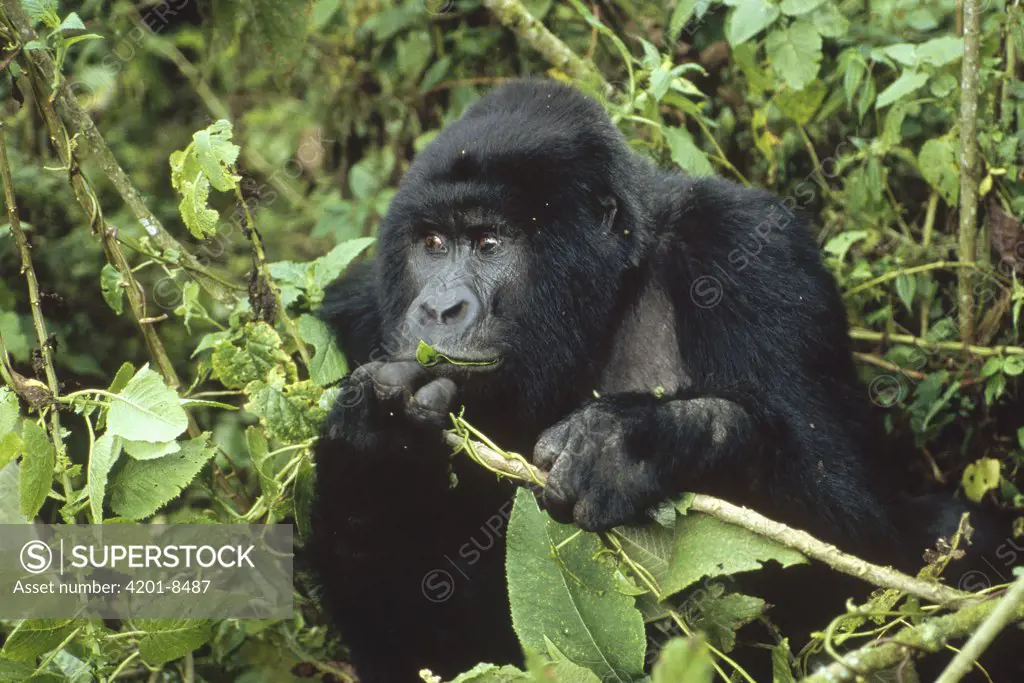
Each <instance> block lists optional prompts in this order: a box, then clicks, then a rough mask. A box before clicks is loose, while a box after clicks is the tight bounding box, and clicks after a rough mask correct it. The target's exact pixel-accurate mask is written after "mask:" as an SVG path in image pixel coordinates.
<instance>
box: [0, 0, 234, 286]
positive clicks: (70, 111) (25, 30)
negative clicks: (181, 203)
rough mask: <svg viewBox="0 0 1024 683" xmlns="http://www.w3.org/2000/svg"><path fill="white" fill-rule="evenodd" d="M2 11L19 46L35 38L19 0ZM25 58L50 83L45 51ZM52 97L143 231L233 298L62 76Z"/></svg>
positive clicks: (200, 278) (5, 3)
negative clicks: (170, 226)
mask: <svg viewBox="0 0 1024 683" xmlns="http://www.w3.org/2000/svg"><path fill="white" fill-rule="evenodd" d="M3 12H4V17H5V19H6V21H7V22H8V23H9V24H10V25H11V27H12V28H13V29H14V30H15V31H16V32H17V36H18V39H19V40H20V42H21V44H22V45H24V44H25V43H27V42H29V41H30V40H36V39H37V36H36V33H35V31H33V30H32V28H31V23H30V22H29V20H28V16H27V15H26V14H25V11H24V10H23V9H22V7H21V4H20V2H19V0H3ZM25 57H26V59H27V61H28V62H29V63H31V64H32V65H33V66H34V67H35V69H36V71H37V72H38V73H39V74H41V78H42V79H44V80H43V82H44V83H52V82H53V76H54V63H53V59H52V58H51V57H50V54H49V52H48V51H47V50H30V51H28V52H27V53H26V55H25ZM56 99H57V102H58V103H59V104H60V106H61V108H62V110H63V111H64V113H65V115H66V116H67V117H68V121H69V122H70V125H71V128H72V129H73V130H75V131H76V132H77V133H81V134H82V136H83V137H84V138H85V140H86V142H87V143H88V145H89V149H90V150H92V153H93V154H95V155H96V157H97V159H98V160H99V163H100V166H101V167H102V168H103V172H104V173H105V174H106V176H107V178H108V179H109V180H110V183H111V184H112V185H113V186H114V188H115V189H116V190H117V192H118V194H120V195H121V198H122V199H123V200H124V202H125V204H127V205H128V207H129V208H130V209H131V211H132V213H134V214H135V217H136V218H137V219H138V221H139V223H140V224H141V225H142V227H143V229H144V230H145V231H146V234H148V235H149V236H150V237H151V238H152V239H153V241H154V242H155V243H156V244H157V246H159V247H160V248H161V249H163V250H164V251H175V252H177V253H179V254H181V261H182V263H183V264H186V265H187V266H188V270H189V271H190V272H192V273H193V274H194V276H195V278H196V281H197V282H199V284H201V285H202V286H203V288H204V289H205V290H206V291H207V292H209V293H210V295H211V296H213V297H214V298H215V299H217V300H218V301H221V302H232V301H234V300H235V297H234V295H233V294H232V293H231V292H230V291H229V290H228V289H227V288H225V287H224V286H223V285H222V284H221V283H220V282H219V281H218V278H215V277H213V276H212V274H210V273H209V271H208V270H207V269H206V268H205V267H204V266H203V265H202V264H200V263H199V260H198V259H196V257H195V256H193V255H192V254H191V253H190V252H189V251H188V250H187V249H186V248H185V246H184V245H182V244H181V243H180V242H178V241H177V240H176V239H174V237H173V236H172V235H171V234H170V233H169V232H167V230H166V229H165V228H164V226H163V224H162V223H161V222H160V219H159V218H157V217H156V215H155V214H154V213H153V212H152V211H151V210H150V209H149V207H148V206H146V202H145V201H144V200H143V199H142V195H141V194H139V191H138V190H137V189H135V186H134V185H133V184H132V181H131V179H129V178H128V174H127V173H125V172H124V169H123V168H121V165H120V164H119V163H118V161H117V158H116V157H114V153H113V152H111V150H110V147H108V146H107V143H106V141H105V140H104V139H103V136H102V135H101V134H100V132H99V129H98V128H97V127H96V124H95V122H94V121H93V120H92V117H90V116H89V114H88V113H86V112H85V110H83V109H82V107H81V105H80V104H79V103H78V100H77V99H76V98H75V96H74V94H72V92H71V88H70V87H69V86H68V84H67V81H65V80H64V78H63V77H61V78H60V79H59V85H58V87H57V91H56ZM47 104H49V102H47ZM89 213H91V212H89Z"/></svg>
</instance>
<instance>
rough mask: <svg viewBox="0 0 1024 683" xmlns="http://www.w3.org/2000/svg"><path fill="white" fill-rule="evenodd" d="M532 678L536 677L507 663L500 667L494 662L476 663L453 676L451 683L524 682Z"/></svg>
mask: <svg viewBox="0 0 1024 683" xmlns="http://www.w3.org/2000/svg"><path fill="white" fill-rule="evenodd" d="M534 680H536V679H535V678H534V677H533V676H531V675H530V674H528V673H526V672H525V671H520V670H519V669H517V668H515V667H514V666H511V665H508V664H506V665H505V666H501V667H499V666H497V665H495V664H477V665H476V666H474V667H473V668H472V669H470V670H469V671H467V672H465V673H462V674H459V675H458V676H456V677H455V678H453V679H452V680H451V683H517V682H519V681H522V682H524V683H525V682H527V681H534Z"/></svg>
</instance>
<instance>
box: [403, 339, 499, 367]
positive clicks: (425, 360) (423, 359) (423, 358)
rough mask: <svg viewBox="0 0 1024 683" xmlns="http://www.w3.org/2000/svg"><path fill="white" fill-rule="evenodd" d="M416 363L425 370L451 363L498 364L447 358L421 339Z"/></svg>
mask: <svg viewBox="0 0 1024 683" xmlns="http://www.w3.org/2000/svg"><path fill="white" fill-rule="evenodd" d="M416 362H417V363H419V364H420V365H422V366H423V367H425V368H430V367H433V366H435V365H437V364H439V363H450V364H452V365H494V364H495V363H497V361H496V360H482V361H481V360H462V359H459V358H452V357H450V356H446V355H444V354H443V353H438V351H437V350H436V349H435V348H434V347H433V346H431V345H430V344H428V343H427V342H425V341H423V340H422V339H420V343H419V345H418V346H417V347H416Z"/></svg>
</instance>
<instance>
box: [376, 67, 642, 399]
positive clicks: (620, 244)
mask: <svg viewBox="0 0 1024 683" xmlns="http://www.w3.org/2000/svg"><path fill="white" fill-rule="evenodd" d="M649 177H652V176H651V169H650V168H649V167H648V166H647V164H646V163H645V162H643V161H641V160H640V158H639V157H638V156H637V155H635V154H633V153H631V151H630V150H629V148H628V146H627V144H626V142H625V140H624V139H623V138H622V136H621V135H620V133H619V132H618V131H617V130H616V129H615V127H614V126H613V125H612V123H611V122H610V121H609V119H608V117H607V115H606V114H605V113H604V112H603V111H602V110H601V108H600V107H599V106H598V104H597V103H596V102H594V101H592V100H590V99H588V98H586V97H584V96H583V95H581V94H580V93H578V92H577V91H575V90H573V89H571V88H569V87H567V86H563V85H559V84H557V83H552V82H542V81H520V82H516V83H512V84H509V85H506V86H504V87H502V88H499V89H498V90H497V91H495V92H493V93H492V94H491V95H490V96H489V97H488V98H486V99H485V100H484V101H482V102H480V103H478V104H477V105H476V106H473V107H471V108H470V109H469V110H468V111H467V113H466V114H465V116H464V117H463V118H462V119H460V120H459V121H457V122H455V123H453V124H452V125H450V126H449V127H448V128H446V129H445V130H444V131H443V132H442V133H441V134H440V135H439V136H438V137H437V138H436V139H435V140H434V141H433V142H432V143H431V144H430V145H429V146H428V147H427V148H426V149H425V150H424V151H423V152H421V153H420V154H419V155H418V156H417V157H416V160H415V162H414V163H413V164H412V167H411V168H410V170H409V172H408V174H407V175H406V177H405V180H404V181H403V183H402V185H401V187H400V188H399V190H398V192H397V194H396V195H395V197H394V199H393V201H392V204H391V208H390V210H389V212H388V215H387V217H386V219H385V220H384V223H383V225H382V226H381V229H380V234H379V255H378V258H377V261H376V277H377V285H378V287H377V289H378V291H379V292H387V293H388V294H387V296H386V297H385V298H384V300H382V301H381V302H380V303H381V305H382V309H383V310H382V312H383V316H382V317H383V320H382V328H383V329H382V333H383V335H384V337H385V338H390V339H393V340H394V352H393V354H392V360H399V361H400V360H408V359H411V358H412V357H413V355H414V354H415V350H416V347H417V344H418V342H419V340H421V339H422V340H424V341H426V342H428V343H429V344H431V345H432V346H433V347H434V348H435V349H436V350H437V351H438V352H439V353H441V354H443V355H444V356H446V357H447V358H449V359H452V360H453V361H455V363H453V364H444V365H442V366H439V367H438V368H437V372H438V373H439V374H448V375H451V376H454V377H457V378H458V379H459V382H460V387H461V389H462V390H463V392H464V393H465V392H469V394H473V393H476V392H481V391H482V392H485V393H486V394H488V395H493V394H494V393H495V391H500V392H501V393H502V394H504V395H508V394H513V395H517V396H518V395H524V394H525V395H527V396H528V397H529V398H534V397H536V398H539V394H540V393H546V394H550V392H537V394H534V395H532V396H531V394H533V392H530V391H529V390H528V389H527V388H526V387H528V386H530V385H531V384H532V385H534V386H535V385H536V384H537V383H538V382H543V384H544V385H546V386H548V387H551V386H552V383H553V382H558V381H559V380H560V379H566V378H568V377H569V376H578V373H579V372H580V371H581V370H583V371H585V367H582V366H584V365H585V364H586V361H587V359H589V358H590V357H592V356H593V352H594V350H595V349H594V348H593V344H595V343H596V342H595V340H597V339H599V338H601V336H602V334H601V332H602V331H603V330H604V329H605V328H606V326H607V324H608V321H609V319H610V316H611V315H612V313H613V308H614V305H615V302H616V300H617V299H618V298H619V291H620V288H621V287H622V285H623V282H622V281H623V274H624V273H626V272H627V270H628V269H629V267H630V266H631V265H635V264H637V263H638V262H639V261H640V259H641V255H642V252H643V250H644V248H645V246H646V245H645V242H646V238H647V236H648V234H649V232H650V230H649V228H648V224H649V222H650V214H651V209H650V206H649V204H650V192H649V189H648V187H646V185H647V184H646V183H645V182H644V179H645V178H649ZM595 275H596V277H595ZM512 340H514V341H515V343H514V344H511V343H510V341H512ZM552 353H557V354H560V356H559V357H557V358H553V359H552V358H549V360H548V361H546V362H545V363H544V366H545V368H547V369H551V368H557V369H558V370H559V372H560V373H561V377H551V376H546V377H538V376H537V375H536V373H535V372H534V371H532V368H534V367H535V366H536V364H537V363H536V361H537V359H538V358H540V357H550V356H551V354H552ZM510 383H512V385H513V386H514V387H515V389H516V390H513V391H510ZM477 395H479V394H477ZM545 398H549V396H546V397H545ZM539 407H540V406H538V408H539Z"/></svg>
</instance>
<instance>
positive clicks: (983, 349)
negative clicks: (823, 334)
mask: <svg viewBox="0 0 1024 683" xmlns="http://www.w3.org/2000/svg"><path fill="white" fill-rule="evenodd" d="M850 338H851V339H856V340H859V341H871V342H886V341H888V342H895V343H897V344H910V345H911V346H917V347H920V348H922V349H924V350H925V351H938V350H942V351H959V352H961V353H969V354H971V355H972V356H980V357H982V358H987V357H989V356H1004V355H1005V356H1021V355H1024V347H1020V346H973V345H971V344H965V343H963V342H955V341H931V340H928V339H922V338H920V337H915V336H913V335H909V334H886V333H884V332H875V331H874V330H865V329H863V328H859V327H855V328H853V329H852V330H850Z"/></svg>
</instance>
